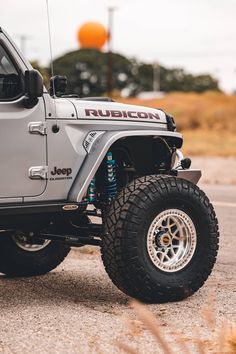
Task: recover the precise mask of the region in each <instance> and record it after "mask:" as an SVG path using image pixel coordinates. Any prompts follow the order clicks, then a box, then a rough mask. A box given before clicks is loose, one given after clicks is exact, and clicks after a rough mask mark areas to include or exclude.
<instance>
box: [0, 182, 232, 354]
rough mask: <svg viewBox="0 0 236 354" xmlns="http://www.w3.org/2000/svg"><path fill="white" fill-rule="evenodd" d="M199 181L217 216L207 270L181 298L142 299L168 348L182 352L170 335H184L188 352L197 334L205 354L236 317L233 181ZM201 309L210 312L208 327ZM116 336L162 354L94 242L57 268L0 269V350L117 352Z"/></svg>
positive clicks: (72, 353) (54, 353)
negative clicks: (21, 273)
mask: <svg viewBox="0 0 236 354" xmlns="http://www.w3.org/2000/svg"><path fill="white" fill-rule="evenodd" d="M202 188H203V189H204V190H205V191H206V192H207V193H208V195H209V196H210V198H211V200H212V201H213V202H215V205H216V211H217V214H218V218H219V222H220V230H221V239H220V252H219V257H218V260H217V264H216V266H215V268H214V271H213V274H212V275H211V277H210V278H209V279H208V281H207V282H206V284H205V286H204V287H203V288H202V289H201V290H200V291H198V292H197V293H196V294H195V295H193V296H192V297H190V298H188V299H186V300H185V301H182V302H178V303H167V304H160V305H149V306H147V308H148V309H149V310H150V311H151V312H152V313H153V314H154V315H155V317H156V318H157V320H158V322H159V324H160V330H161V332H162V334H163V337H164V338H165V339H166V341H167V342H168V343H169V344H170V345H171V348H172V350H173V353H183V349H180V347H179V344H178V340H176V339H175V338H178V339H180V338H183V341H184V343H185V345H187V346H188V348H189V349H190V352H191V353H197V352H198V351H197V349H196V348H197V345H196V344H194V340H195V339H197V338H201V339H202V340H203V342H204V345H205V346H206V348H207V351H206V352H207V353H220V351H219V349H217V346H216V345H215V341H214V340H213V339H214V338H215V337H216V336H217V333H218V330H219V329H220V328H221V326H222V323H224V322H226V321H228V322H229V323H231V324H232V323H236V279H235V269H236V255H235V225H234V222H235V213H236V186H213V185H212V186H206V185H202ZM233 245H234V246H233ZM204 313H205V315H204ZM206 314H207V317H208V319H209V317H210V319H211V317H212V314H213V317H214V318H215V319H216V323H213V325H212V326H213V329H212V328H210V329H209V326H208V325H207V321H206V320H205V319H204V317H205V316H206ZM116 341H121V342H122V343H127V344H129V345H130V346H132V348H134V349H135V352H137V353H162V351H161V350H160V347H159V346H158V344H157V341H156V340H155V338H154V337H153V336H152V334H150V331H149V329H148V328H147V327H146V325H144V323H143V322H141V321H140V320H139V316H138V315H137V313H136V311H135V310H134V309H133V308H132V307H131V305H130V299H129V298H128V297H127V296H125V295H124V294H123V293H121V292H120V291H119V290H118V289H117V288H116V287H115V286H114V285H113V284H112V283H111V281H110V280H109V278H108V276H107V275H106V273H105V271H104V268H103V265H102V262H101V258H100V253H99V250H98V249H97V248H94V249H92V248H82V249H76V250H73V251H72V252H71V253H70V255H69V256H68V257H67V259H66V260H65V262H64V263H63V264H62V265H61V266H60V267H58V268H57V269H56V270H55V271H53V272H51V273H50V274H47V275H45V276H42V277H34V278H20V279H7V278H5V277H4V276H0V353H4V354H8V353H14V354H28V353H29V354H36V353H40V354H42V353H47V354H75V353H85V354H86V353H104V354H105V353H107V354H108V353H109V354H112V353H122V350H121V349H120V348H118V347H117V345H116Z"/></svg>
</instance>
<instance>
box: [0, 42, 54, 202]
mask: <svg viewBox="0 0 236 354" xmlns="http://www.w3.org/2000/svg"><path fill="white" fill-rule="evenodd" d="M22 86H23V85H22V74H20V72H19V70H18V68H17V67H16V65H15V64H14V63H13V60H12V59H11V57H10V55H9V54H8V53H7V52H6V49H5V48H4V46H3V44H2V43H1V42H0V202H1V198H4V199H5V198H19V197H25V196H37V195H40V194H42V193H43V191H44V190H45V188H46V183H47V182H46V176H44V171H45V172H46V135H45V134H44V131H43V129H42V130H40V129H38V126H39V127H40V124H39V123H40V122H41V123H42V125H43V124H44V122H45V107H44V102H43V98H40V99H39V102H38V104H37V105H36V106H35V107H33V108H31V109H27V108H24V105H23V102H24V97H23V88H22ZM30 130H31V132H30ZM32 130H33V132H32ZM38 130H39V131H38ZM37 171H38V172H37ZM40 171H41V172H40ZM40 173H41V176H40ZM9 202H10V200H9Z"/></svg>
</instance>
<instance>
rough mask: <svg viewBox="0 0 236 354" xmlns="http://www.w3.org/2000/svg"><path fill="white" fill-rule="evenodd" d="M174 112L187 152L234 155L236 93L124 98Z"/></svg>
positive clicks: (235, 152)
mask: <svg viewBox="0 0 236 354" xmlns="http://www.w3.org/2000/svg"><path fill="white" fill-rule="evenodd" d="M120 101H122V102H124V103H130V104H137V105H143V106H148V107H155V108H157V107H160V108H162V109H164V110H165V111H166V112H169V113H171V114H172V115H173V116H174V117H175V118H176V122H177V127H178V131H181V132H182V133H183V134H184V137H185V151H186V152H187V153H188V154H191V155H192V154H200V155H220V156H235V154H236V96H229V95H225V94H223V93H216V92H207V93H204V94H197V93H172V94H169V95H166V96H165V97H163V98H162V99H152V100H140V99H137V98H132V99H121V100H120Z"/></svg>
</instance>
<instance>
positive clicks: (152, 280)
mask: <svg viewBox="0 0 236 354" xmlns="http://www.w3.org/2000/svg"><path fill="white" fill-rule="evenodd" d="M104 222H105V230H104V235H103V238H102V259H103V262H104V265H105V268H106V271H107V273H108V275H109V276H110V278H111V280H112V281H113V282H114V284H115V285H116V286H117V287H118V288H119V289H120V290H122V291H123V292H125V293H126V294H127V295H129V296H132V297H135V298H137V299H139V300H141V301H143V302H148V303H160V302H168V301H179V300H182V299H184V298H186V297H188V296H190V295H192V294H193V293H194V292H196V291H197V290H198V289H199V288H200V287H201V286H202V285H203V284H204V282H205V281H206V279H207V278H208V276H209V275H210V273H211V271H212V268H213V266H214V263H215V261H216V255H217V250H218V238H219V233H218V221H217V218H216V215H215V212H214V209H213V206H212V205H211V203H210V201H209V199H208V198H207V196H206V195H205V193H204V192H203V191H201V190H200V189H199V188H198V187H197V186H196V185H194V184H192V183H191V182H189V181H186V180H184V179H181V178H176V177H170V176H145V177H142V178H138V179H137V180H134V181H132V182H131V183H130V184H129V185H127V186H126V187H125V188H124V189H123V190H121V192H120V194H119V195H118V197H117V198H116V199H115V200H114V201H113V202H112V203H111V206H110V209H109V210H108V212H107V215H106V218H105V219H104Z"/></svg>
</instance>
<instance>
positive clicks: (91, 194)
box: [88, 177, 96, 203]
mask: <svg viewBox="0 0 236 354" xmlns="http://www.w3.org/2000/svg"><path fill="white" fill-rule="evenodd" d="M88 201H89V203H94V202H95V201H96V180H95V177H94V178H93V179H92V181H91V182H90V185H89V187H88Z"/></svg>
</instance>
